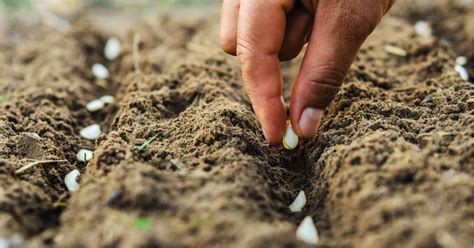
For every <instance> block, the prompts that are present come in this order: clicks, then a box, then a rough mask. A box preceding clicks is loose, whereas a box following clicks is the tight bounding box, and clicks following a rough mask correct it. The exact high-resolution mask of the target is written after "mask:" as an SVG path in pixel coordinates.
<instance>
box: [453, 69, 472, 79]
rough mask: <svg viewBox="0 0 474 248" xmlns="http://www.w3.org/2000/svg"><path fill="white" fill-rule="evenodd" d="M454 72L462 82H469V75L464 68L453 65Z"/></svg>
mask: <svg viewBox="0 0 474 248" xmlns="http://www.w3.org/2000/svg"><path fill="white" fill-rule="evenodd" d="M454 70H455V71H456V72H457V73H458V74H459V76H460V77H461V78H462V79H463V80H464V81H468V80H469V73H468V72H467V70H466V68H464V66H462V65H455V66H454Z"/></svg>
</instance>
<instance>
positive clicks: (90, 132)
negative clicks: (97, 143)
mask: <svg viewBox="0 0 474 248" xmlns="http://www.w3.org/2000/svg"><path fill="white" fill-rule="evenodd" d="M79 134H80V135H81V136H82V137H83V138H85V139H89V140H95V139H97V138H99V136H100V134H101V130H100V126H99V124H92V125H90V126H87V127H85V128H83V129H82V130H81V131H80V132H79Z"/></svg>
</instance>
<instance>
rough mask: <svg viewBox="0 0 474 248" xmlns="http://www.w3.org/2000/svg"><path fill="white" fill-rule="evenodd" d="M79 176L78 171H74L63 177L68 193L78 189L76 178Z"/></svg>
mask: <svg viewBox="0 0 474 248" xmlns="http://www.w3.org/2000/svg"><path fill="white" fill-rule="evenodd" d="M79 174H80V173H79V171H78V170H77V169H74V170H72V171H71V172H69V173H68V174H67V175H66V177H64V183H65V184H66V187H67V189H68V190H69V191H76V190H78V189H79V184H78V183H77V177H78V176H79Z"/></svg>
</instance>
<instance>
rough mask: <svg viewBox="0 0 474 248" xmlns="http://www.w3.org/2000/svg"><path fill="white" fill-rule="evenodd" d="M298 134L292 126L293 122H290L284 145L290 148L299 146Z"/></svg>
mask: <svg viewBox="0 0 474 248" xmlns="http://www.w3.org/2000/svg"><path fill="white" fill-rule="evenodd" d="M298 141H299V139H298V135H296V133H295V131H293V128H292V127H291V124H290V123H289V122H288V123H287V127H286V130H285V135H284V136H283V147H285V148H286V149H288V150H293V149H295V148H296V146H298Z"/></svg>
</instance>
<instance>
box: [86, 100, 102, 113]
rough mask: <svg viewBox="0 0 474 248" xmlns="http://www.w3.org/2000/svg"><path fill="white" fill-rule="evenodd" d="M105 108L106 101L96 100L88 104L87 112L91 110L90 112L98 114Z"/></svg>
mask: <svg viewBox="0 0 474 248" xmlns="http://www.w3.org/2000/svg"><path fill="white" fill-rule="evenodd" d="M104 106H105V104H104V101H102V100H100V99H96V100H92V101H90V102H89V103H87V105H86V108H87V110H89V112H96V111H98V110H101V109H103V108H104Z"/></svg>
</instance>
